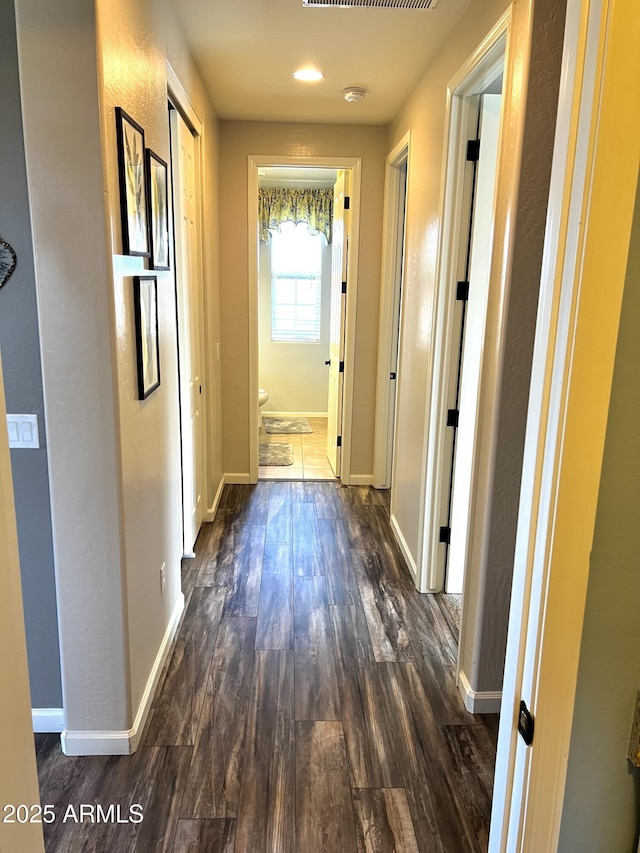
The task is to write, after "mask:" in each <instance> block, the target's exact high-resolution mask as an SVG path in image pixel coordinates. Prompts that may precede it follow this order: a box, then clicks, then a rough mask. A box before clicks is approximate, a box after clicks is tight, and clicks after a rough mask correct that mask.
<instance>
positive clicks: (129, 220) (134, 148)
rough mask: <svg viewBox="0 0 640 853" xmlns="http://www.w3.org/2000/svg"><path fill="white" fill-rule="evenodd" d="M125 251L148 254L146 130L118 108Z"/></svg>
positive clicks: (119, 171)
mask: <svg viewBox="0 0 640 853" xmlns="http://www.w3.org/2000/svg"><path fill="white" fill-rule="evenodd" d="M116 134H117V140H118V177H119V182H120V218H121V221H122V253H123V254H124V255H141V256H142V257H145V258H148V257H149V229H148V227H147V182H146V180H145V156H144V130H143V129H142V128H141V127H140V125H139V124H137V123H136V122H135V121H134V120H133V119H132V118H131V116H128V115H127V114H126V113H125V111H124V110H123V109H122V108H121V107H116Z"/></svg>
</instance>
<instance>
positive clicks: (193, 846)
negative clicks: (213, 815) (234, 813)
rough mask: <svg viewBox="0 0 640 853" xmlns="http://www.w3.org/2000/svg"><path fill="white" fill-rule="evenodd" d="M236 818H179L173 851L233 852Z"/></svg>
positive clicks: (189, 852) (173, 852) (191, 852)
mask: <svg viewBox="0 0 640 853" xmlns="http://www.w3.org/2000/svg"><path fill="white" fill-rule="evenodd" d="M235 838H236V822H235V820H179V821H178V829H177V831H176V837H175V841H174V842H173V850H172V853H233V848H234V846H235Z"/></svg>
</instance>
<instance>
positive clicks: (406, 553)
mask: <svg viewBox="0 0 640 853" xmlns="http://www.w3.org/2000/svg"><path fill="white" fill-rule="evenodd" d="M389 522H390V524H391V529H392V530H393V535H394V536H395V537H396V542H397V543H398V547H399V548H400V550H401V551H402V556H403V557H404V558H405V560H406V561H407V566H408V567H409V571H410V572H411V577H412V578H413V582H414V584H415V585H416V589H418V567H417V565H416V561H415V560H414V559H413V556H412V555H411V551H410V550H409V546H408V545H407V542H406V539H405V538H404V536H403V535H402V531H401V530H400V527H399V526H398V522H397V521H396V517H395V515H391V516H390V517H389Z"/></svg>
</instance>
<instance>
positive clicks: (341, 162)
mask: <svg viewBox="0 0 640 853" xmlns="http://www.w3.org/2000/svg"><path fill="white" fill-rule="evenodd" d="M247 165H248V173H249V174H248V229H247V231H248V247H247V253H248V267H249V269H248V273H249V275H248V287H249V293H248V306H249V442H250V443H249V472H250V480H249V482H250V483H257V482H258V468H259V466H258V439H257V436H258V418H259V413H258V406H257V405H256V404H255V401H256V400H257V399H258V389H259V387H260V384H259V379H258V373H259V369H258V368H259V365H258V359H259V353H258V205H257V204H256V199H257V198H258V168H259V167H262V166H265V167H269V166H280V167H287V166H294V167H299V166H310V167H314V168H327V169H344V170H345V171H350V172H351V189H350V195H351V242H350V251H349V260H348V264H349V265H348V269H347V280H348V282H349V284H348V287H347V307H346V323H345V353H344V361H345V369H344V379H343V382H344V385H343V408H342V462H341V478H340V479H341V480H342V482H343V483H344V484H345V485H349V483H350V482H351V430H352V422H353V388H354V364H355V337H356V307H357V297H358V249H359V243H360V204H361V202H360V197H361V191H362V159H361V158H360V157H305V156H298V157H286V156H283V157H277V156H275V155H257V154H250V155H249V157H248V164H247Z"/></svg>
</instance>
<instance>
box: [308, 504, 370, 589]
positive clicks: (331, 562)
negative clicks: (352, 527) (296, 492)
mask: <svg viewBox="0 0 640 853" xmlns="http://www.w3.org/2000/svg"><path fill="white" fill-rule="evenodd" d="M318 528H319V531H320V539H321V542H322V553H323V555H324V565H325V575H326V578H327V589H328V591H329V603H330V604H336V605H346V604H360V593H359V591H358V584H357V582H356V578H355V573H354V570H353V564H352V561H351V551H350V549H349V542H348V540H347V536H346V532H345V528H344V525H343V523H342V521H341V520H340V519H337V520H336V519H327V518H321V519H319V520H318Z"/></svg>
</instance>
